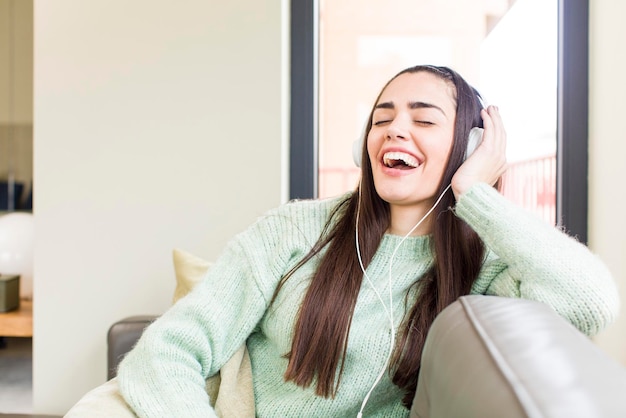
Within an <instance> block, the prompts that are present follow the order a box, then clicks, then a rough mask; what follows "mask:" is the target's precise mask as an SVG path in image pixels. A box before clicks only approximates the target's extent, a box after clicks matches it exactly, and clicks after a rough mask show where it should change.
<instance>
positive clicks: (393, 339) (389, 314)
mask: <svg viewBox="0 0 626 418" xmlns="http://www.w3.org/2000/svg"><path fill="white" fill-rule="evenodd" d="M450 186H452V185H451V184H449V185H448V186H447V187H446V188H445V189H444V190H443V192H441V194H440V195H439V198H437V201H436V202H435V203H434V204H433V206H432V207H431V208H430V209H429V210H428V212H426V214H425V215H424V216H423V217H422V219H420V220H419V221H418V222H417V223H416V224H415V225H414V226H413V228H411V230H410V231H409V232H407V233H406V235H404V237H403V238H402V239H401V240H400V242H399V243H398V245H396V248H395V249H394V250H393V253H392V254H391V258H390V259H389V279H388V280H389V308H387V304H386V303H385V302H384V301H383V298H382V296H381V295H380V293H379V292H378V290H377V289H376V287H375V286H374V283H373V282H372V280H371V279H370V277H369V276H368V274H367V272H366V271H365V267H364V266H363V260H362V259H361V250H360V248H359V215H360V212H361V185H360V184H359V191H358V192H359V196H358V197H359V201H358V203H357V210H356V226H355V228H354V229H355V233H354V239H355V246H356V254H357V258H358V260H359V265H360V266H361V271H363V276H364V277H365V279H366V280H367V283H368V284H369V285H370V287H371V288H372V290H373V291H374V293H376V296H377V297H378V300H380V303H381V305H383V308H384V309H385V313H386V314H387V318H389V324H390V327H391V344H390V349H389V353H388V354H387V359H386V360H385V364H384V366H383V368H382V369H381V371H380V373H379V374H378V377H377V378H376V380H375V381H374V384H373V385H372V387H371V388H370V390H369V391H368V392H367V395H365V398H364V399H363V403H361V409H360V410H359V413H358V414H357V418H362V417H363V410H364V409H365V405H366V404H367V401H368V400H369V398H370V396H371V394H372V392H373V391H374V388H376V386H377V385H378V383H380V380H381V379H382V378H383V376H384V374H385V371H386V370H387V367H388V366H389V362H390V360H391V355H392V354H393V349H394V347H395V345H396V330H395V325H394V320H393V290H392V283H391V278H392V277H391V271H392V265H393V259H394V258H395V256H396V252H397V251H398V249H399V248H400V246H401V245H402V243H403V242H404V241H405V240H406V239H407V238H408V237H409V236H410V235H411V234H412V233H413V231H415V229H417V227H418V226H419V225H420V224H421V223H422V222H423V221H424V219H426V218H427V217H428V215H430V214H431V213H432V211H433V210H435V208H436V207H437V205H438V204H439V202H440V201H441V199H443V196H444V195H445V194H446V192H447V191H448V189H449V188H450Z"/></svg>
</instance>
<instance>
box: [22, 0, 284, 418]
mask: <svg viewBox="0 0 626 418" xmlns="http://www.w3.org/2000/svg"><path fill="white" fill-rule="evenodd" d="M287 4H288V3H287V2H286V1H284V0H282V1H281V0H238V1H236V2H217V1H206V0H187V1H185V2H173V1H169V0H133V1H127V0H90V1H82V0H55V1H53V2H52V1H42V0H36V1H35V7H34V19H35V27H34V33H35V51H34V57H35V60H34V61H35V69H34V82H35V85H34V90H35V93H34V103H35V104H34V120H35V127H34V131H35V140H34V142H35V146H34V161H35V163H34V177H35V181H34V182H35V193H34V194H35V196H36V198H35V208H34V212H35V218H36V225H35V228H36V237H37V242H36V247H35V266H34V272H35V273H34V276H35V289H34V293H35V296H34V300H35V312H34V327H35V329H34V335H35V337H34V379H33V386H34V411H35V412H37V413H56V414H63V413H65V412H66V411H67V409H69V407H70V406H71V405H72V404H73V403H74V402H76V401H77V400H78V399H79V397H80V396H82V395H83V394H84V393H85V392H86V391H88V390H89V389H91V388H93V387H95V386H97V385H99V384H101V383H103V382H104V381H105V378H106V332H107V329H108V327H109V326H110V325H111V324H112V323H114V322H115V321H117V320H119V319H121V318H122V317H125V316H128V315H135V314H145V313H154V314H158V313H161V312H162V311H164V310H165V309H166V308H167V307H168V306H169V304H170V300H171V297H172V291H173V289H174V273H173V269H172V263H171V251H172V249H173V248H174V247H181V248H184V249H186V250H189V251H191V252H193V253H195V254H197V255H200V256H202V257H205V258H207V259H212V258H214V257H216V256H217V255H218V253H219V252H220V250H221V248H222V247H223V245H224V244H225V243H226V241H227V240H228V239H229V238H230V237H231V236H232V235H233V234H235V233H236V232H238V231H240V230H241V229H243V228H244V227H245V226H247V225H248V224H249V223H251V222H252V221H253V220H254V219H255V218H256V217H257V216H258V215H260V214H261V213H262V212H264V211H265V210H267V209H268V208H270V207H273V206H276V205H277V204H279V203H280V202H282V201H283V200H284V196H285V195H286V191H285V187H284V184H285V178H286V177H285V175H284V173H285V168H284V164H283V162H284V161H285V155H286V150H285V147H284V144H285V143H286V139H285V138H286V137H285V133H286V123H287V121H286V118H285V115H286V112H287V111H286V109H287V104H286V103H285V100H284V98H285V97H286V91H287V90H286V88H285V86H286V81H285V80H287V75H288V74H287V73H286V71H285V68H287V67H286V65H285V59H286V48H285V42H284V39H285V38H284V34H285V31H286V28H287V26H286V23H285V22H286V19H285V16H287V14H286V12H285V10H284V9H285V7H286V5H287Z"/></svg>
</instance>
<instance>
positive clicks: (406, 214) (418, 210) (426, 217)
mask: <svg viewBox="0 0 626 418" xmlns="http://www.w3.org/2000/svg"><path fill="white" fill-rule="evenodd" d="M449 188H450V185H448V187H446V188H445V189H444V191H443V192H442V193H441V194H440V195H439V197H438V198H437V200H436V201H430V202H424V203H420V204H418V205H411V206H402V205H391V207H390V211H391V225H390V226H389V229H388V230H387V232H388V233H390V234H393V235H402V236H404V235H410V236H415V235H427V234H430V232H431V231H432V222H433V221H432V218H431V216H432V212H433V211H434V210H435V207H436V206H437V205H438V204H439V202H440V201H441V199H442V198H443V196H444V195H445V194H446V192H447V191H448V189H449ZM425 205H428V206H427V207H425Z"/></svg>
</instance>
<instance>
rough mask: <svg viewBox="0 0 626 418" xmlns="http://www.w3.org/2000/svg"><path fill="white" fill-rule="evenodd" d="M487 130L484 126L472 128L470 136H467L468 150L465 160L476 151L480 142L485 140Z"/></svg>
mask: <svg viewBox="0 0 626 418" xmlns="http://www.w3.org/2000/svg"><path fill="white" fill-rule="evenodd" d="M484 131H485V130H484V129H483V128H478V127H475V128H472V129H471V130H470V133H469V137H468V138H467V150H466V151H465V159H464V160H463V161H465V160H467V159H468V158H469V156H470V155H472V153H473V152H474V150H475V149H476V147H478V145H480V142H481V141H482V140H483V132H484Z"/></svg>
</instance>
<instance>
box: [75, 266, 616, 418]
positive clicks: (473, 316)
mask: <svg viewBox="0 0 626 418" xmlns="http://www.w3.org/2000/svg"><path fill="white" fill-rule="evenodd" d="M178 256H179V263H178V266H177V267H176V264H177V262H176V260H177V256H176V254H175V269H176V270H177V281H178V285H177V291H178V293H179V296H180V295H182V294H184V292H185V291H186V290H185V289H183V290H182V291H181V287H180V286H181V285H182V284H184V285H185V286H187V289H188V288H189V287H190V286H188V281H187V284H185V283H186V280H187V279H188V276H190V272H191V273H193V274H191V276H193V275H194V274H195V275H196V276H195V279H194V280H196V279H199V278H200V277H201V276H202V275H203V272H204V271H206V268H208V265H207V264H202V265H201V267H198V266H196V267H198V268H195V269H191V270H189V269H188V268H189V266H190V265H189V263H188V261H189V259H188V258H187V262H186V263H184V264H183V266H185V267H186V268H187V270H184V269H183V268H182V266H181V264H180V256H181V254H178ZM192 261H194V262H201V261H202V260H199V259H195V260H193V259H192ZM192 264H193V263H192ZM183 272H184V273H183ZM183 276H185V277H183ZM183 279H185V280H183ZM154 319H155V317H153V316H139V317H137V316H134V317H128V318H125V319H122V320H120V321H118V322H116V323H115V324H113V325H112V326H111V327H110V329H109V332H108V337H107V341H108V376H107V382H106V383H104V384H103V385H101V386H99V387H97V388H95V389H93V390H91V391H90V392H88V393H87V394H86V395H85V396H83V397H82V398H81V399H80V400H79V401H78V402H77V403H76V404H75V405H74V406H73V407H72V408H71V409H70V411H68V413H67V414H66V415H65V416H66V417H67V418H79V417H112V416H115V417H133V416H134V414H133V413H132V412H130V410H129V409H128V407H127V405H126V404H125V402H124V400H123V399H122V397H121V396H120V395H119V392H118V391H117V382H116V377H115V371H116V368H117V365H118V363H119V361H120V360H121V359H122V358H123V356H124V355H125V353H126V352H128V350H129V349H130V348H132V346H133V345H134V343H135V342H136V341H137V339H138V338H139V337H140V335H141V333H142V331H143V329H144V328H145V327H146V326H148V325H149V324H150V323H151V322H152V321H153V320H154ZM231 362H233V363H234V365H231V364H230V363H231ZM248 362H249V359H248V358H247V352H246V351H245V347H243V349H242V351H241V352H239V355H238V358H237V359H231V361H229V364H227V366H228V368H229V370H225V369H227V367H226V366H225V367H224V369H223V370H222V371H220V373H221V374H222V382H221V384H222V387H224V386H226V384H229V385H231V386H228V390H222V389H221V388H220V386H219V385H220V381H219V376H218V381H217V383H215V382H208V384H207V390H208V391H209V393H210V395H211V399H215V398H216V399H217V402H218V403H220V401H221V405H219V404H218V407H216V410H217V411H218V415H220V416H223V417H237V418H239V417H242V416H254V400H253V395H252V389H251V379H252V377H251V376H250V375H249V374H246V373H245V372H246V370H249V363H248ZM229 376H230V377H229ZM210 380H211V379H210ZM229 382H230V383H229ZM242 382H243V385H242ZM209 383H212V384H214V385H217V387H215V386H211V385H209ZM246 385H248V386H246ZM237 390H239V392H238V391H237ZM223 392H224V393H226V395H228V396H230V397H227V396H226V395H224V396H223V395H222V393H223ZM218 394H219V396H218ZM248 396H249V397H250V398H251V399H246V397H248ZM246 402H248V403H249V405H248V406H249V407H250V408H248V409H245V412H242V410H241V409H239V410H237V409H230V408H231V407H232V406H235V407H241V405H242V404H244V405H245V404H246ZM410 416H411V417H416V418H417V417H419V418H449V417H450V418H464V417H467V418H490V417H494V418H496V417H497V418H518V417H520V418H521V417H531V418H535V417H537V418H539V417H546V418H547V417H552V418H613V417H615V418H618V417H620V418H623V417H626V368H625V367H624V366H622V365H621V364H619V363H618V362H616V361H615V360H613V359H612V358H611V357H609V356H608V355H607V354H606V353H605V352H603V351H602V350H601V349H599V348H598V347H597V346H596V345H595V344H594V343H593V341H592V340H591V339H589V338H588V337H587V336H585V335H584V334H582V333H581V332H579V331H578V330H577V329H576V328H574V327H573V326H572V325H571V324H570V323H569V322H567V321H565V320H564V319H563V318H562V317H560V316H559V315H557V314H556V313H555V312H554V311H553V310H552V309H551V308H550V307H549V306H547V305H544V304H542V303H539V302H535V301H531V300H524V299H510V298H502V297H496V296H482V295H470V296H463V297H461V298H459V299H458V300H457V301H455V302H454V303H452V304H451V305H450V306H448V307H447V308H446V309H444V310H443V311H442V312H441V313H440V314H439V315H438V316H437V318H436V319H435V321H434V323H433V324H432V326H431V329H430V330H429V333H428V336H427V339H426V343H425V346H424V351H423V353H422V368H421V371H420V377H419V383H418V387H417V391H416V395H415V398H414V401H413V404H412V408H411V410H410Z"/></svg>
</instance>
